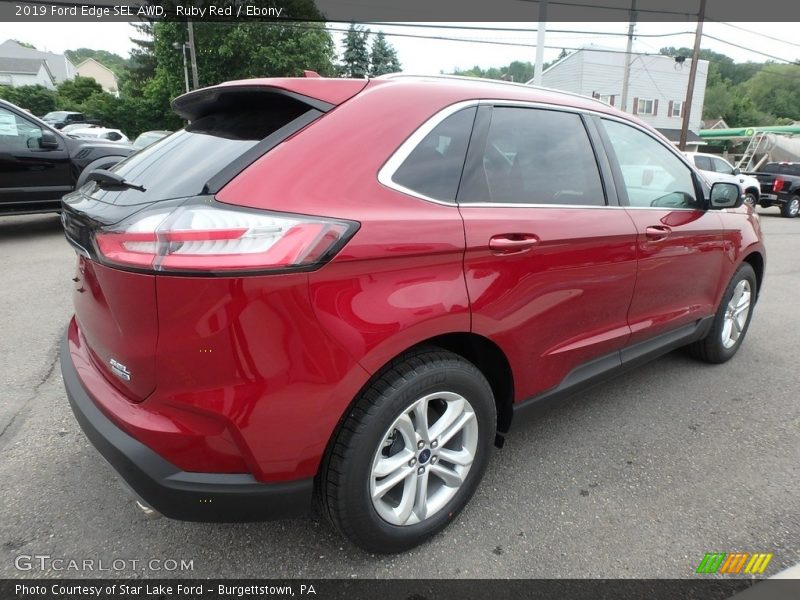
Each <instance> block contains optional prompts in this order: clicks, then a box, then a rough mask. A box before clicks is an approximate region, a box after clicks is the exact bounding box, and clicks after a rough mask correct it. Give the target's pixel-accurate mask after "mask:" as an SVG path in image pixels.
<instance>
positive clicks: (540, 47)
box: [533, 0, 547, 85]
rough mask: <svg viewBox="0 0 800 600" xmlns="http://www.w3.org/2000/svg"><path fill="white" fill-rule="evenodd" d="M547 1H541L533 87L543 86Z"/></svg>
mask: <svg viewBox="0 0 800 600" xmlns="http://www.w3.org/2000/svg"><path fill="white" fill-rule="evenodd" d="M546 22H547V0H539V29H537V30H536V65H535V66H534V71H533V85H542V64H543V61H544V34H545V30H546V29H547V25H546Z"/></svg>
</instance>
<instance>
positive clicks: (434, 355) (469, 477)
mask: <svg viewBox="0 0 800 600" xmlns="http://www.w3.org/2000/svg"><path fill="white" fill-rule="evenodd" d="M442 392H453V393H455V394H458V395H460V396H462V397H463V398H464V399H467V401H468V402H469V405H470V406H471V408H472V410H473V411H474V414H475V417H476V420H477V424H478V433H477V440H478V442H477V449H476V451H475V453H474V459H473V462H472V464H471V466H470V467H469V471H468V472H467V474H466V476H465V477H464V480H463V483H461V485H460V486H459V487H457V491H456V492H455V495H454V496H453V497H452V498H451V499H450V500H449V501H448V502H447V503H446V504H444V506H443V507H442V508H441V509H440V510H437V511H436V512H435V513H434V514H432V515H431V516H429V517H427V518H424V519H423V520H421V521H419V522H417V523H414V524H410V525H394V524H391V523H390V522H389V521H387V520H385V519H384V518H382V517H381V515H380V514H379V513H378V511H377V510H376V508H375V506H374V505H373V501H372V499H371V497H370V482H371V481H372V480H371V477H372V468H373V460H377V458H376V456H377V453H378V451H379V449H380V448H381V447H382V445H383V444H385V440H386V434H387V431H389V430H390V429H391V427H392V426H393V424H395V421H396V419H397V418H399V417H400V416H401V415H402V414H403V413H404V412H406V411H407V410H408V409H409V407H411V406H413V404H414V403H415V402H416V401H417V400H418V399H420V398H422V397H424V396H426V395H428V394H433V393H442ZM496 422H497V417H496V409H495V403H494V397H493V395H492V389H491V387H490V386H489V383H488V382H487V381H486V378H485V377H484V376H483V374H482V373H481V372H480V371H479V370H478V369H477V367H475V366H474V365H473V364H472V363H470V362H468V361H466V360H465V359H464V358H462V357H461V356H458V355H457V354H454V353H452V352H448V351H446V350H442V349H439V348H436V347H430V346H429V347H424V348H420V349H418V350H415V351H411V352H409V353H406V354H404V355H402V356H400V357H398V358H397V359H395V360H394V361H392V362H391V363H390V364H389V365H387V366H386V367H385V368H384V369H383V370H382V371H381V372H380V373H379V374H378V375H377V376H376V377H375V379H374V380H373V382H372V383H371V384H370V385H369V386H368V387H367V388H366V389H365V390H364V391H363V392H362V393H361V394H360V395H359V397H358V398H357V400H356V402H355V404H354V406H353V408H352V409H351V411H350V414H349V415H348V416H347V417H346V419H345V421H344V422H343V423H342V425H341V427H340V428H339V430H338V432H337V433H336V435H335V438H334V440H333V441H332V443H331V445H330V448H329V450H328V452H327V454H326V457H325V459H324V461H323V464H322V467H321V469H320V474H319V477H318V480H317V485H318V488H317V493H318V496H319V500H320V501H321V505H322V509H323V512H324V513H325V514H326V516H327V517H328V519H329V520H330V521H331V523H332V524H333V525H334V527H336V529H338V530H339V531H340V532H341V533H342V534H344V535H345V536H346V537H348V538H349V539H350V540H352V541H353V542H354V543H355V544H356V545H358V546H360V547H361V548H363V549H364V550H367V551H369V552H377V553H393V552H402V551H404V550H408V549H409V548H413V547H414V546H417V545H418V544H421V543H422V542H424V541H425V540H427V539H428V538H430V537H431V536H433V535H435V534H437V533H438V532H439V531H441V530H442V529H444V528H445V527H446V526H447V525H448V524H449V523H450V522H451V521H452V520H453V519H454V518H455V517H456V516H457V515H458V513H459V512H460V511H461V509H462V508H463V507H464V506H465V505H466V503H467V502H468V501H469V499H470V498H471V497H472V495H473V493H474V492H475V489H476V488H477V487H478V484H479V482H480V480H481V478H482V477H483V473H484V471H485V470H486V465H487V462H488V459H489V456H490V454H491V448H492V446H493V442H494V437H495V431H496ZM433 426H435V421H433V422H432V427H433ZM391 433H397V431H396V430H394V431H392V432H391ZM431 447H434V446H433V445H431ZM413 452H415V453H416V450H413ZM423 452H424V450H423ZM428 456H430V453H429V454H428ZM419 457H420V458H419V463H418V464H417V467H416V468H419V467H420V465H421V464H423V458H422V454H420V455H419ZM425 460H426V461H427V460H429V459H425ZM434 460H435V459H430V461H431V463H430V464H431V465H433V461H434ZM409 466H411V465H409ZM403 468H404V469H405V467H403ZM432 468H433V467H431V469H432ZM412 470H413V469H412ZM431 472H433V471H431ZM411 477H412V478H413V475H412V476H411ZM430 477H433V475H430Z"/></svg>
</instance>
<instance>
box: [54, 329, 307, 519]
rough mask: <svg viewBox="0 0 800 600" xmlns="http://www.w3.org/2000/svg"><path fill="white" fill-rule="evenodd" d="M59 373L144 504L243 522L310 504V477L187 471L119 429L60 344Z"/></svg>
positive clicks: (96, 440)
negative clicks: (280, 479)
mask: <svg viewBox="0 0 800 600" xmlns="http://www.w3.org/2000/svg"><path fill="white" fill-rule="evenodd" d="M61 373H62V375H63V378H64V387H65V388H66V391H67V397H68V398H69V403H70V406H71V407H72V411H73V413H75V418H76V419H77V421H78V423H79V424H80V426H81V428H82V429H83V431H84V433H85V434H86V437H88V438H89V441H91V442H92V444H93V445H94V447H95V448H97V450H98V451H99V452H100V454H101V455H102V456H103V457H104V458H105V459H106V460H107V461H108V462H109V463H111V466H113V467H114V468H115V469H116V470H117V472H118V473H119V474H120V476H121V477H122V478H123V479H124V480H125V482H126V483H127V484H128V485H129V486H130V487H131V488H132V489H133V491H134V493H135V494H136V495H137V496H139V497H140V498H141V499H142V500H143V501H144V504H146V505H147V506H150V507H152V508H153V509H154V510H156V511H158V512H159V513H161V514H162V515H164V516H165V517H169V518H172V519H180V520H184V521H216V522H223V521H224V522H243V521H262V520H268V519H278V518H285V517H292V516H299V515H302V514H304V513H306V512H308V510H309V509H310V507H311V496H312V493H313V487H314V480H313V479H312V478H309V479H302V480H298V481H289V482H285V483H271V484H265V483H260V482H258V481H256V480H255V478H254V477H253V476H252V475H250V474H227V473H189V472H186V471H182V470H180V469H179V468H178V467H176V466H175V465H173V464H172V463H170V462H169V461H167V460H165V459H164V458H162V457H161V456H160V455H158V454H156V453H155V452H154V451H153V450H151V449H150V448H148V447H147V446H145V445H144V444H142V443H141V442H139V441H137V440H136V439H134V438H133V437H131V436H130V435H128V434H127V433H126V432H124V431H122V430H121V429H120V428H119V427H117V426H116V425H115V424H114V423H113V422H112V421H111V420H110V419H109V418H108V417H107V416H106V415H105V414H103V412H102V411H101V410H100V409H99V408H98V407H97V406H96V405H95V403H94V401H93V400H92V399H91V398H90V397H89V395H88V393H87V392H86V390H85V389H84V387H83V384H82V383H81V381H80V379H79V377H78V373H77V371H76V369H75V366H74V365H73V362H72V359H71V357H70V350H69V343H68V341H67V337H66V335H65V336H64V339H63V340H62V343H61Z"/></svg>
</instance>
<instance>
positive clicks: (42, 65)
mask: <svg viewBox="0 0 800 600" xmlns="http://www.w3.org/2000/svg"><path fill="white" fill-rule="evenodd" d="M54 81H55V80H54V78H53V74H52V73H51V72H50V69H49V68H48V67H47V63H46V62H45V61H44V60H42V59H35V58H4V57H2V56H0V85H10V86H12V87H20V86H23V85H42V86H44V87H46V88H47V89H49V90H52V89H55V83H54Z"/></svg>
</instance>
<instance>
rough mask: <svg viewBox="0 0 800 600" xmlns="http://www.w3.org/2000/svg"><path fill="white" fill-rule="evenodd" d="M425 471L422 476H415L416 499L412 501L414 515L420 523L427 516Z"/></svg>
mask: <svg viewBox="0 0 800 600" xmlns="http://www.w3.org/2000/svg"><path fill="white" fill-rule="evenodd" d="M429 473H430V471H428V470H427V469H426V470H425V472H424V473H423V474H422V475H418V476H417V482H416V488H417V489H416V492H415V493H416V499H415V500H414V514H416V515H417V518H418V519H419V520H420V521H422V520H423V519H425V518H426V517H427V516H428V474H429Z"/></svg>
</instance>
